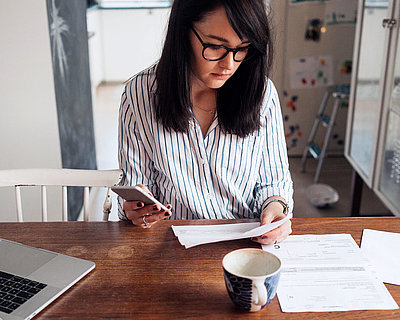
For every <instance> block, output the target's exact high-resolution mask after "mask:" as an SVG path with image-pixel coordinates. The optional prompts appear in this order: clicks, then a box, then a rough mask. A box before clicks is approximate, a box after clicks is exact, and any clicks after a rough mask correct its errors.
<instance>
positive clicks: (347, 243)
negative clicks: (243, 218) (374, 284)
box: [263, 234, 367, 267]
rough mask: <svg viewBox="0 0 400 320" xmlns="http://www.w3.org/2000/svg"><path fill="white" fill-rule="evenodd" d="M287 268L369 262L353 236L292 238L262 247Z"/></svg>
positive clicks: (326, 235) (328, 235)
mask: <svg viewBox="0 0 400 320" xmlns="http://www.w3.org/2000/svg"><path fill="white" fill-rule="evenodd" d="M263 249H264V250H265V251H269V252H271V253H273V254H275V255H276V256H278V257H279V258H280V259H281V260H282V262H283V264H284V265H285V266H313V267H315V266H326V265H329V266H331V265H335V266H338V265H339V266H340V265H364V264H366V263H367V260H366V258H365V257H364V256H363V255H362V253H361V251H360V248H359V247H358V246H357V243H356V242H355V241H354V239H353V237H352V236H351V235H350V234H321V235H315V234H310V235H291V236H289V237H288V238H287V239H286V240H285V241H283V242H282V243H278V244H276V245H263Z"/></svg>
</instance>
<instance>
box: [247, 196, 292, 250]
mask: <svg viewBox="0 0 400 320" xmlns="http://www.w3.org/2000/svg"><path fill="white" fill-rule="evenodd" d="M283 218H285V214H284V213H283V212H282V205H281V204H280V203H278V202H271V203H270V204H269V205H268V206H267V207H266V208H265V209H264V210H263V212H262V213H261V217H260V222H261V225H264V224H268V223H271V222H274V221H278V220H282V219H283ZM291 233H292V222H291V221H290V220H288V221H286V222H285V223H284V224H282V225H281V226H279V227H278V228H276V229H274V230H271V231H269V232H267V233H264V234H263V235H261V236H259V237H254V238H251V240H252V241H255V242H258V243H262V244H275V243H278V242H282V241H283V240H285V239H286V238H287V237H288V235H289V234H291Z"/></svg>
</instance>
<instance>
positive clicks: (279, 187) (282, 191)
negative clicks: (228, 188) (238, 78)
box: [254, 80, 294, 216]
mask: <svg viewBox="0 0 400 320" xmlns="http://www.w3.org/2000/svg"><path fill="white" fill-rule="evenodd" d="M261 130H262V131H263V132H262V135H261V136H262V139H263V141H262V144H261V145H262V159H261V162H260V168H259V175H258V179H257V183H256V186H255V189H254V193H255V197H256V206H255V208H254V210H255V212H254V213H255V214H256V215H258V216H260V214H261V206H262V204H263V203H264V201H265V200H266V199H267V198H269V197H271V196H281V197H283V198H284V199H285V200H286V202H287V204H288V206H289V212H292V211H293V205H294V202H293V182H292V178H291V175H290V171H289V162H288V156H287V148H286V140H285V133H284V128H283V121H282V112H281V107H280V103H279V97H278V93H277V91H276V88H275V86H274V84H273V83H272V81H271V80H268V84H267V89H266V93H265V98H264V102H263V107H262V111H261Z"/></svg>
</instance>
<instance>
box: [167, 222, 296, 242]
mask: <svg viewBox="0 0 400 320" xmlns="http://www.w3.org/2000/svg"><path fill="white" fill-rule="evenodd" d="M291 218H292V214H288V215H287V216H286V217H285V218H284V219H282V220H279V221H276V222H272V223H270V224H266V225H263V226H260V223H259V222H250V223H234V224H217V225H186V226H172V230H173V231H174V234H175V236H176V237H178V240H179V242H180V244H181V245H183V246H185V248H186V249H187V248H191V247H194V246H198V245H200V244H206V243H213V242H219V241H226V240H236V239H244V238H251V237H258V236H261V235H263V234H264V233H266V232H269V231H271V230H273V229H275V228H278V227H279V226H280V225H282V224H283V223H285V222H286V221H287V220H289V219H291Z"/></svg>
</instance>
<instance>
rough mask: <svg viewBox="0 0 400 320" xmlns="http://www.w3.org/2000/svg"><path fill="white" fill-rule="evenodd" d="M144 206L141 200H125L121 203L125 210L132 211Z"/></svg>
mask: <svg viewBox="0 0 400 320" xmlns="http://www.w3.org/2000/svg"><path fill="white" fill-rule="evenodd" d="M143 207H144V203H143V202H142V201H125V202H124V204H123V209H124V210H125V211H134V210H138V209H140V208H143Z"/></svg>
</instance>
